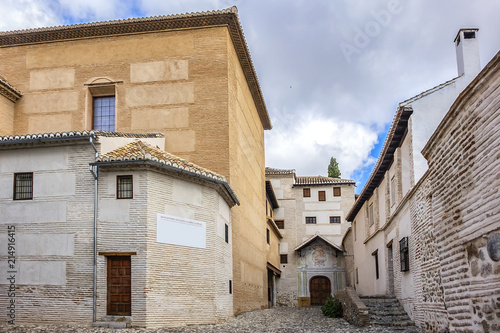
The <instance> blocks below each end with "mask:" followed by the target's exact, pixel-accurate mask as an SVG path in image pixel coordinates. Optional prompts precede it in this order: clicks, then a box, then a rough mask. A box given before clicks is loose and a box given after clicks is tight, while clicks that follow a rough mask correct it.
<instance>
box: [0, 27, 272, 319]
mask: <svg viewBox="0 0 500 333" xmlns="http://www.w3.org/2000/svg"><path fill="white" fill-rule="evenodd" d="M0 58H2V59H12V61H9V63H8V64H7V63H5V62H3V63H1V64H0V73H2V76H3V77H5V78H6V79H7V80H8V81H9V83H11V84H12V85H13V86H15V87H16V88H17V89H19V90H20V91H21V92H22V93H23V97H22V98H21V99H20V100H19V101H18V102H17V103H16V106H15V116H14V133H16V134H26V133H40V132H56V131H68V130H82V129H91V126H92V125H91V124H92V111H91V110H92V91H91V89H90V88H89V87H92V84H95V83H106V82H108V83H110V84H112V85H114V91H115V97H116V131H121V132H163V133H164V134H165V149H166V150H167V151H168V152H170V153H174V154H176V155H178V156H181V157H183V158H185V159H187V160H189V161H191V162H194V163H196V164H199V165H201V166H203V167H205V168H207V169H209V170H212V171H215V172H217V173H219V174H222V175H224V176H225V177H226V178H227V179H228V181H229V182H230V185H231V186H232V188H233V189H234V191H235V192H236V195H237V196H238V199H239V200H240V202H241V206H239V207H236V208H234V209H233V210H234V213H233V224H234V228H233V236H234V243H233V244H234V260H233V261H234V296H235V308H234V310H235V312H237V313H240V312H243V311H247V310H253V309H257V308H261V307H264V306H266V304H267V298H266V293H265V286H266V284H267V280H266V238H265V230H266V219H265V190H264V185H263V184H264V135H263V126H262V123H261V121H260V118H259V116H258V114H257V110H256V107H255V103H254V101H253V98H252V96H251V94H250V90H249V88H248V83H247V81H246V79H245V77H244V75H243V71H242V69H241V66H240V62H239V60H238V58H237V56H236V53H235V50H234V47H233V45H232V41H231V39H230V37H229V33H228V30H227V28H226V27H213V28H203V29H186V30H175V31H166V32H161V33H151V34H149V33H144V34H138V35H126V36H115V37H103V38H89V39H85V40H73V41H64V42H54V43H47V44H37V45H25V46H22V47H4V48H0ZM89 85H90V86H89ZM152 119H154V120H152ZM1 134H3V133H0V135H1Z"/></svg>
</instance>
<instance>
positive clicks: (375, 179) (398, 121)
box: [346, 106, 413, 222]
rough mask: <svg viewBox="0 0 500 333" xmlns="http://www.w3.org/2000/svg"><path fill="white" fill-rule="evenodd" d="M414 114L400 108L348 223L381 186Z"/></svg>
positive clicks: (352, 209) (411, 110)
mask: <svg viewBox="0 0 500 333" xmlns="http://www.w3.org/2000/svg"><path fill="white" fill-rule="evenodd" d="M412 114H413V109H412V108H411V107H408V106H404V107H399V108H398V110H397V112H396V115H395V116H394V120H393V123H392V126H391V128H390V130H389V133H388V134H387V138H386V141H385V143H384V147H383V148H382V151H381V153H380V156H379V158H378V160H377V164H376V166H375V168H374V169H373V171H372V173H371V175H370V178H369V179H368V181H367V182H366V184H365V187H364V188H363V190H362V191H361V193H360V194H359V196H358V199H356V201H355V202H354V206H353V207H352V208H351V211H350V212H349V213H348V214H347V217H346V220H347V221H351V222H352V221H354V219H355V218H356V215H357V214H358V212H359V210H360V209H361V207H362V206H363V204H364V203H365V201H366V200H368V199H370V197H371V196H372V194H373V191H374V190H375V189H376V188H377V187H378V186H379V185H380V182H381V181H382V179H383V178H384V175H385V172H386V171H387V170H388V169H389V168H390V166H391V164H392V160H393V158H394V151H395V150H396V148H397V147H399V146H400V145H401V142H402V140H403V139H404V137H405V134H406V130H407V128H408V119H409V118H410V116H411V115H412Z"/></svg>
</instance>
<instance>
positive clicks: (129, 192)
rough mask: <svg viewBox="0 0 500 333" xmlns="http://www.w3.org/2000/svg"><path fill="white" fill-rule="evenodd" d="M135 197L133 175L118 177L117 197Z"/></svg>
mask: <svg viewBox="0 0 500 333" xmlns="http://www.w3.org/2000/svg"><path fill="white" fill-rule="evenodd" d="M133 197H134V191H133V181H132V175H128V176H117V177H116V198H117V199H132V198H133Z"/></svg>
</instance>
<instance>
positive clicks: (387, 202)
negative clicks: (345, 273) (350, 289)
mask: <svg viewBox="0 0 500 333" xmlns="http://www.w3.org/2000/svg"><path fill="white" fill-rule="evenodd" d="M476 38H477V30H476V29H462V30H460V32H459V34H458V35H457V38H456V39H455V44H456V47H457V59H458V61H459V64H458V68H459V74H461V76H459V77H458V78H456V79H454V80H452V81H449V82H447V83H445V84H443V85H440V86H438V87H436V88H433V89H431V90H429V91H427V92H424V93H423V94H421V95H419V96H416V97H414V98H412V99H410V100H408V101H405V102H403V103H401V104H400V107H399V108H398V110H397V112H396V116H395V118H394V121H393V124H392V126H391V129H390V131H389V134H388V136H387V139H386V142H385V145H384V148H383V150H382V153H381V156H380V158H379V160H378V162H377V165H376V167H375V169H374V171H373V172H372V175H371V177H370V180H369V181H368V182H367V184H366V186H365V188H364V189H363V191H362V192H361V194H360V196H359V198H358V199H357V201H356V203H355V204H354V206H353V208H352V210H351V211H350V212H349V215H348V220H350V221H353V222H352V232H350V233H349V235H348V237H349V239H347V238H346V240H345V242H346V243H348V244H350V242H352V243H353V253H352V254H353V255H354V266H353V271H351V272H350V273H349V275H351V276H353V281H354V283H353V284H354V286H355V288H356V289H357V292H358V293H359V294H362V295H377V294H393V295H395V296H396V297H397V298H398V299H399V301H400V302H401V304H402V305H403V307H404V308H405V310H406V312H407V313H408V314H409V315H410V317H411V318H412V319H413V320H414V321H415V322H416V323H417V324H418V325H419V326H420V327H422V328H424V329H425V330H426V331H428V332H438V331H440V330H441V329H444V328H447V329H448V330H449V331H450V332H489V331H491V330H493V329H499V327H498V324H495V323H498V310H497V309H498V308H500V307H499V305H498V300H497V299H496V298H497V297H498V295H496V294H497V292H496V290H499V289H498V281H500V279H498V275H496V276H495V273H494V272H495V270H494V269H495V267H496V266H495V264H496V263H495V262H493V260H492V259H491V257H489V256H488V255H487V249H486V248H487V243H488V239H490V238H491V239H494V238H495V237H497V236H495V235H494V234H495V230H497V231H498V229H499V227H500V223H499V221H498V219H497V218H495V215H494V214H492V213H491V210H490V209H492V208H491V207H492V206H490V203H489V199H487V201H484V200H486V195H487V193H494V192H495V189H494V188H495V186H496V185H495V181H494V180H493V179H494V178H495V177H496V174H497V172H496V171H495V170H496V167H497V165H496V163H495V162H493V161H491V160H490V159H488V158H482V159H481V156H493V155H495V153H494V151H495V150H496V149H497V148H496V147H493V146H494V144H493V145H491V143H489V140H492V141H491V142H493V141H494V139H492V138H493V137H494V129H493V125H492V124H493V123H494V122H495V121H496V118H497V115H496V113H498V112H497V111H498V103H497V101H496V100H497V99H498V96H499V95H498V55H497V56H496V57H495V59H493V60H492V61H491V62H490V64H489V65H487V66H486V68H485V69H484V70H483V71H482V72H481V73H479V75H477V73H475V71H476V70H477V69H478V66H479V59H478V57H477V56H478V54H477V40H476ZM471 64H472V65H471ZM464 68H465V71H467V70H472V72H471V73H470V74H464V72H463V70H464ZM461 69H462V72H460V70H461ZM476 75H477V76H476ZM470 81H472V83H469V82H470ZM450 84H451V85H456V88H453V89H452V87H451V86H450ZM463 84H468V85H467V86H466V88H465V90H464V91H463V92H461V93H460V91H457V90H458V88H459V86H460V85H463ZM454 94H455V96H454V97H453V95H454ZM450 98H451V100H450ZM437 100H440V102H439V103H438V102H436V101H437ZM448 104H449V105H448ZM446 105H448V106H446ZM427 107H429V109H428V110H427ZM450 107H451V108H450ZM433 108H434V109H433ZM436 109H438V110H439V112H438V113H437V114H435V115H432V116H430V117H427V118H426V110H427V112H428V111H432V112H434V110H436ZM440 115H441V116H440ZM417 118H420V120H418V119H417ZM424 119H426V120H425V121H423V120H424ZM480 119H481V120H482V121H484V123H481V122H480ZM486 119H488V120H486ZM419 126H420V128H419ZM431 147H432V148H431ZM490 154H493V155H490ZM421 158H422V159H425V161H427V162H426V163H428V165H424V166H425V168H421V166H422V165H423V164H422V163H420V162H419V159H421ZM483 179H484V180H485V181H484V182H483V181H482V180H483ZM491 200H492V205H493V206H494V205H495V204H494V203H493V202H494V201H495V200H496V199H495V196H493V197H492V198H491ZM467 214H469V215H467ZM492 235H493V236H492ZM490 243H491V244H493V243H494V241H490ZM481 274H482V275H481ZM482 279H484V280H483V281H480V282H479V280H482ZM479 285H481V286H479ZM495 295H496V296H495ZM495 325H496V326H495Z"/></svg>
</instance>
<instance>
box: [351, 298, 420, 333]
mask: <svg viewBox="0 0 500 333" xmlns="http://www.w3.org/2000/svg"><path fill="white" fill-rule="evenodd" d="M360 298H361V300H362V301H363V303H365V305H366V307H367V308H368V313H369V314H370V323H371V324H374V325H380V326H387V327H392V328H405V330H408V329H410V328H411V329H413V328H414V329H415V330H414V332H418V331H419V329H418V328H417V327H415V323H414V322H413V321H412V320H411V319H410V317H409V316H408V314H407V313H406V311H405V310H404V309H403V307H402V306H401V304H400V303H399V301H398V300H397V299H396V297H394V296H387V295H381V296H362V297H360ZM408 332H409V331H408Z"/></svg>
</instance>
